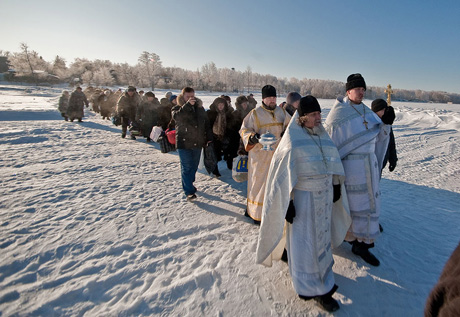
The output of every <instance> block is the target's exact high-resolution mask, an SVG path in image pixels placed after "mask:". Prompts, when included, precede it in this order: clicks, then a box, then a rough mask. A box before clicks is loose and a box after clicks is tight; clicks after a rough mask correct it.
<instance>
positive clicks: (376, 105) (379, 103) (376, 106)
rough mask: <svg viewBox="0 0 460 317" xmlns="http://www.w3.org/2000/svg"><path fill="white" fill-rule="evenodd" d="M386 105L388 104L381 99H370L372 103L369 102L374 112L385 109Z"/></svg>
mask: <svg viewBox="0 0 460 317" xmlns="http://www.w3.org/2000/svg"><path fill="white" fill-rule="evenodd" d="M387 107H388V104H387V102H386V101H385V100H383V99H375V100H374V101H372V104H371V109H372V111H374V112H379V111H380V110H382V109H386V108H387Z"/></svg>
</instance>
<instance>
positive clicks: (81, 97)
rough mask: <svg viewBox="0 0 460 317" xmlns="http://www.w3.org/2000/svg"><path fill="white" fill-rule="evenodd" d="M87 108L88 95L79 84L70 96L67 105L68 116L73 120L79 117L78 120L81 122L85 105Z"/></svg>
mask: <svg viewBox="0 0 460 317" xmlns="http://www.w3.org/2000/svg"><path fill="white" fill-rule="evenodd" d="M85 105H86V108H88V106H89V102H88V99H86V95H85V94H84V93H83V91H82V89H81V87H80V86H78V87H77V88H76V89H75V90H74V91H73V92H72V93H71V94H70V98H69V106H68V107H67V117H68V118H69V120H70V121H71V122H73V120H74V119H78V122H81V120H82V119H83V115H84V111H83V109H84V106H85Z"/></svg>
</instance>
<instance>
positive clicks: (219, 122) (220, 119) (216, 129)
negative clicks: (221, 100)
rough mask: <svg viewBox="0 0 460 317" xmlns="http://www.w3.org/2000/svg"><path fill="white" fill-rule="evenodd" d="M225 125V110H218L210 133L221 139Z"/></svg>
mask: <svg viewBox="0 0 460 317" xmlns="http://www.w3.org/2000/svg"><path fill="white" fill-rule="evenodd" d="M226 126H227V119H226V118H225V112H223V111H218V112H217V118H216V121H214V125H213V126H212V133H214V134H215V135H216V136H217V139H219V140H222V139H223V138H224V134H225V129H226Z"/></svg>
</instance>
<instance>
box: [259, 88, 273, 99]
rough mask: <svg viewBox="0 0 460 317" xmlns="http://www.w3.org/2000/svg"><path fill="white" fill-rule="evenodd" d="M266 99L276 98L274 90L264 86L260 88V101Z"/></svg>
mask: <svg viewBox="0 0 460 317" xmlns="http://www.w3.org/2000/svg"><path fill="white" fill-rule="evenodd" d="M267 97H276V88H275V87H273V86H272V85H265V86H264V87H263V88H262V99H264V98H267Z"/></svg>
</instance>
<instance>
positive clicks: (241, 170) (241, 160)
mask: <svg viewBox="0 0 460 317" xmlns="http://www.w3.org/2000/svg"><path fill="white" fill-rule="evenodd" d="M232 178H233V179H234V180H235V181H236V182H238V183H242V182H245V181H247V180H248V156H247V155H238V156H237V157H235V158H234V159H233V165H232Z"/></svg>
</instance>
